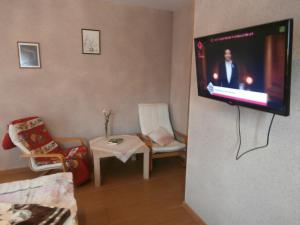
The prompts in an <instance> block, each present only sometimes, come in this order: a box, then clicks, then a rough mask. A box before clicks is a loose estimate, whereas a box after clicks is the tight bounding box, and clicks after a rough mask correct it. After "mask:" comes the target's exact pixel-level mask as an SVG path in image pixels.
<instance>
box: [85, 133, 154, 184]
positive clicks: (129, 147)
mask: <svg viewBox="0 0 300 225" xmlns="http://www.w3.org/2000/svg"><path fill="white" fill-rule="evenodd" d="M114 137H118V138H119V137H120V138H123V142H122V143H120V144H118V145H110V144H108V143H107V139H106V138H105V137H99V138H95V139H93V140H90V149H91V150H92V153H93V159H94V177H95V186H96V187H99V186H100V185H101V159H102V158H108V157H117V158H120V159H122V156H124V154H126V153H128V152H129V154H130V155H135V154H138V153H142V154H144V171H143V175H144V179H146V180H148V179H149V148H148V147H147V146H146V145H145V144H144V142H142V141H141V139H140V138H139V137H138V136H136V135H117V136H114ZM123 158H124V157H123Z"/></svg>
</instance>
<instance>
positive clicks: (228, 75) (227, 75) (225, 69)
mask: <svg viewBox="0 0 300 225" xmlns="http://www.w3.org/2000/svg"><path fill="white" fill-rule="evenodd" d="M219 74H220V86H221V87H226V88H235V89H238V88H239V72H238V67H237V65H236V63H234V62H233V61H232V55H231V50H230V49H226V50H225V51H224V61H223V62H222V63H221V64H220V65H219Z"/></svg>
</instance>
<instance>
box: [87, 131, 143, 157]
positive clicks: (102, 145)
mask: <svg viewBox="0 0 300 225" xmlns="http://www.w3.org/2000/svg"><path fill="white" fill-rule="evenodd" d="M110 138H123V142H122V143H120V144H108V140H109V139H110ZM90 148H91V150H92V151H93V152H97V151H102V152H110V153H111V152H119V153H125V152H127V151H128V150H129V149H140V148H147V146H146V145H145V144H144V142H143V141H142V140H141V139H140V138H139V137H138V136H136V135H115V136H111V137H109V138H106V137H98V138H95V139H92V140H90Z"/></svg>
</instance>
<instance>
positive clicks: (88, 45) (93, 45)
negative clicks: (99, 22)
mask: <svg viewBox="0 0 300 225" xmlns="http://www.w3.org/2000/svg"><path fill="white" fill-rule="evenodd" d="M100 33H101V31H100V30H91V29H81V35H82V53H83V54H94V55H100V54H101V38H100Z"/></svg>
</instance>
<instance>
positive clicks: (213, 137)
mask: <svg viewBox="0 0 300 225" xmlns="http://www.w3.org/2000/svg"><path fill="white" fill-rule="evenodd" d="M228 3H229V1H224V0H215V1H211V0H197V1H196V15H195V36H196V37H198V36H204V35H208V34H213V33H218V32H222V31H227V30H232V29H236V28H242V27H246V26H251V25H256V24H262V23H266V22H271V21H276V20H280V19H285V18H291V17H293V18H294V22H295V24H294V49H293V62H292V89H291V92H292V95H291V116H290V117H287V118H286V117H281V116H276V117H275V120H274V124H273V129H272V132H271V136H270V145H269V147H268V148H267V149H265V150H260V151H256V152H253V153H250V154H248V155H245V156H244V157H243V158H241V159H240V160H239V161H236V160H235V154H236V150H237V128H236V118H237V111H236V107H233V106H229V105H227V104H225V103H221V102H216V101H212V100H209V99H205V98H202V97H198V96H197V86H196V72H195V61H194V60H193V65H192V76H191V77H192V79H191V96H190V120H189V147H188V163H187V179H186V197H185V199H186V201H187V203H188V204H189V205H190V206H191V207H192V208H193V209H194V210H195V211H196V212H197V213H199V215H200V216H201V217H202V218H203V219H204V220H205V221H206V222H207V224H213V225H233V224H236V225H253V224H260V225H271V224H272V225H283V224H288V225H298V224H299V221H300V192H299V190H300V151H299V145H300V141H299V140H300V139H299V133H300V121H299V118H300V92H299V86H300V76H299V73H300V44H299V40H300V26H299V25H300V13H299V12H300V1H299V0H289V1H285V0H260V1H253V0H243V1H240V0H232V1H230V4H228ZM241 113H242V114H241V119H242V124H241V125H242V135H243V136H242V138H243V142H244V145H243V148H242V149H241V151H242V152H244V151H245V150H246V149H247V148H249V147H251V146H257V145H261V144H264V143H265V138H266V133H267V127H268V123H269V121H270V117H271V115H270V114H268V113H263V112H259V111H255V110H251V109H246V108H242V111H241Z"/></svg>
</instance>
